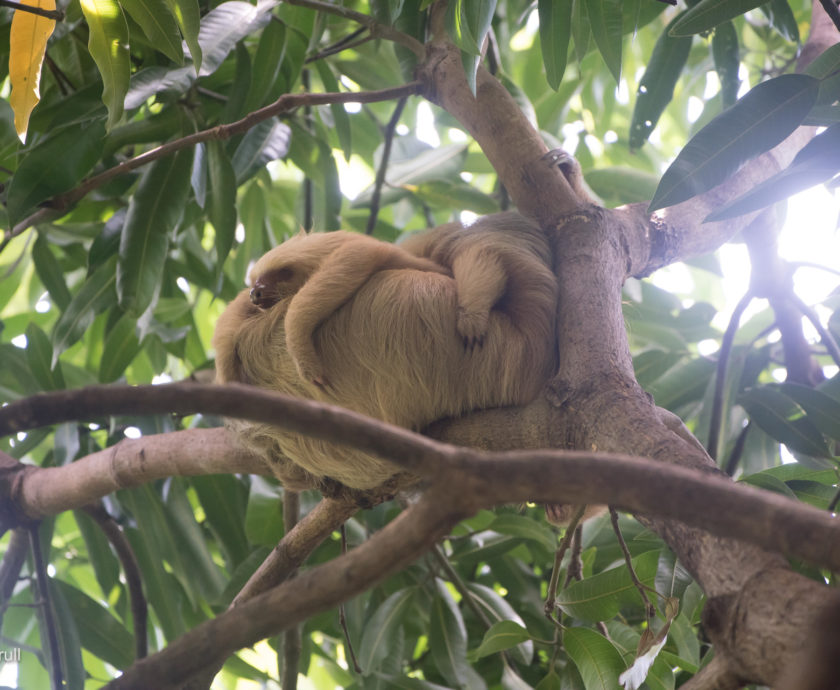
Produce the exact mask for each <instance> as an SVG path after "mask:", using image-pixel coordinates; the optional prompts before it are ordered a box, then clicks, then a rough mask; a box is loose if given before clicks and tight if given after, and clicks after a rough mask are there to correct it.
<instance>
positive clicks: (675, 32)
mask: <svg viewBox="0 0 840 690" xmlns="http://www.w3.org/2000/svg"><path fill="white" fill-rule="evenodd" d="M766 1H767V0H700V2H698V3H697V4H696V5H695V6H694V7H692V8H691V9H690V10H688V11H687V12H686V13H685V14H684V15H683V16H682V17H681V18H680V21H678V22H677V23H676V24H675V25H674V26H672V27H671V35H672V36H691V35H692V34H699V33H701V32H703V31H708V30H709V29H713V28H715V27H716V26H717V25H718V24H722V23H723V22H725V21H728V20H730V19H734V18H735V17H738V16H740V15H742V14H744V13H745V12H749V11H750V10H753V9H755V8H756V7H758V6H759V5H761V4H763V3H764V2H766Z"/></svg>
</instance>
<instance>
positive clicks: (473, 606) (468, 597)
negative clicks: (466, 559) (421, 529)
mask: <svg viewBox="0 0 840 690" xmlns="http://www.w3.org/2000/svg"><path fill="white" fill-rule="evenodd" d="M432 556H434V557H435V560H437V562H438V563H439V564H440V567H441V568H443V570H444V571H445V572H446V577H447V578H449V581H450V582H451V583H452V584H453V585H454V586H455V589H457V590H458V593H459V594H460V595H461V600H462V601H464V602H465V603H466V604H467V606H469V608H470V610H471V611H472V612H473V613H474V614H475V616H476V618H478V620H480V621H481V623H482V624H483V625H484V627H485V628H487V629H488V630H489V629H490V628H491V626H492V625H493V621H491V620H490V619H489V618H488V617H487V614H486V613H485V612H484V611H482V610H481V608H480V607H479V606H478V604H477V603H476V601H475V595H474V594H473V593H472V592H471V591H470V590H469V589H468V588H467V585H466V583H465V582H464V580H463V579H462V578H461V576H460V575H459V574H458V571H457V570H455V568H453V567H452V564H451V563H450V562H449V559H448V558H447V557H446V554H445V553H444V552H443V551H442V550H441V548H440V545H439V544H435V545H434V547H433V548H432Z"/></svg>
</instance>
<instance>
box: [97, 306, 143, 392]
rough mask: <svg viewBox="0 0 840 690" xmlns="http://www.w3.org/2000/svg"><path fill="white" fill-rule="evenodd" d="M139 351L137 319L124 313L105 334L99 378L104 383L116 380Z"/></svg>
mask: <svg viewBox="0 0 840 690" xmlns="http://www.w3.org/2000/svg"><path fill="white" fill-rule="evenodd" d="M139 353H140V340H139V339H138V337H137V320H136V319H135V318H133V317H131V316H129V315H128V314H123V315H122V316H121V317H120V318H119V320H118V321H117V322H116V323H115V324H114V325H113V326H112V327H111V330H110V331H108V332H107V333H106V335H105V347H104V349H103V350H102V359H101V360H100V362H99V380H100V381H101V382H102V383H111V382H113V381H116V380H117V379H118V378H119V377H120V376H122V374H123V372H124V371H125V370H126V368H127V367H128V365H129V364H131V361H132V360H133V359H134V358H135V357H136V356H137V355H138V354H139Z"/></svg>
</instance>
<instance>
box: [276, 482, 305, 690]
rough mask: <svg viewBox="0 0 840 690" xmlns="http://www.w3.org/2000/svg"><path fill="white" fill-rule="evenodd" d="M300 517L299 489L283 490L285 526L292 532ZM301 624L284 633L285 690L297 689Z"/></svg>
mask: <svg viewBox="0 0 840 690" xmlns="http://www.w3.org/2000/svg"><path fill="white" fill-rule="evenodd" d="M299 519H300V494H299V493H298V492H297V491H288V490H287V491H284V492H283V527H284V530H285V533H286V534H288V533H289V532H291V531H292V530H293V529H294V528H295V527H296V526H297V524H298V520H299ZM301 648H302V645H301V639H300V626H299V625H293V626H292V627H291V628H289V629H288V630H286V632H284V633H283V679H282V686H281V687H282V688H283V690H296V688H297V678H298V670H299V667H300V652H301Z"/></svg>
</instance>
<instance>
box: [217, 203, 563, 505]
mask: <svg viewBox="0 0 840 690" xmlns="http://www.w3.org/2000/svg"><path fill="white" fill-rule="evenodd" d="M334 235H335V233H325V234H314V235H308V236H306V237H304V238H303V239H298V238H293V239H292V240H289V241H288V242H285V243H284V244H283V245H281V246H280V247H278V248H276V249H274V250H272V251H271V252H269V253H268V254H266V256H265V257H263V259H261V260H260V261H259V262H258V263H257V264H256V266H255V269H254V271H252V277H253V278H254V286H255V288H254V289H255V292H256V294H255V295H254V296H253V298H252V297H251V296H250V295H249V292H248V291H247V290H245V291H243V292H242V293H240V295H239V296H238V297H237V298H236V299H235V300H234V301H233V302H232V303H231V304H230V305H229V306H228V308H227V310H226V311H225V312H224V314H222V316H221V317H220V319H219V322H218V324H217V325H216V333H215V336H214V345H215V347H216V370H217V378H218V380H219V381H220V382H228V381H240V382H244V383H250V384H254V385H257V386H261V387H264V388H269V389H272V390H277V391H280V392H283V393H288V394H291V395H296V396H300V397H305V398H311V399H314V400H321V401H324V402H330V403H335V404H338V405H342V406H344V407H347V408H350V409H353V410H356V411H358V412H361V413H364V414H367V415H369V416H371V417H376V418H378V419H382V420H385V421H387V422H391V423H393V424H397V425H400V426H404V427H408V428H411V429H422V428H423V427H425V426H426V425H428V424H429V423H430V422H432V421H434V420H436V419H439V418H442V417H450V416H455V415H460V414H463V413H465V412H468V411H470V410H474V409H480V408H487V407H497V406H501V405H513V404H522V403H525V402H528V401H530V400H532V399H533V398H534V397H535V396H536V394H537V393H538V392H539V390H540V388H541V387H542V385H543V383H544V382H545V381H546V379H547V378H548V376H550V374H551V373H552V372H553V370H554V318H555V312H556V292H557V288H556V281H555V278H554V274H553V273H552V271H551V259H550V257H551V254H550V251H549V248H548V246H547V243H546V241H545V239H544V237H543V235H542V233H541V232H540V231H539V230H538V229H537V228H535V227H534V226H533V225H531V224H530V223H527V222H526V221H524V220H523V219H521V218H520V217H519V216H513V215H512V214H499V215H497V216H490V217H488V218H485V219H482V220H481V221H479V223H477V224H476V225H474V226H470V227H468V228H464V227H463V226H461V225H459V224H451V225H447V226H443V227H441V228H437V229H435V230H432V231H429V233H428V234H427V233H424V234H423V235H421V236H420V237H417V238H412V239H410V240H409V241H408V243H406V245H405V249H408V250H410V251H412V252H415V251H416V252H417V253H418V254H424V255H425V256H426V257H427V258H425V259H423V260H424V261H427V262H428V257H431V259H432V261H434V264H431V266H430V264H429V263H424V264H418V266H422V267H423V268H426V269H429V270H415V269H412V268H404V267H400V268H396V267H395V268H391V266H392V265H393V264H390V265H389V264H388V261H391V260H393V261H397V260H398V261H403V255H407V254H406V251H404V249H402V248H398V251H399V253H400V257H401V258H399V259H397V258H395V255H392V256H391V258H390V259H388V261H385V262H381V261H378V260H367V258H366V257H365V252H366V251H372V252H375V253H376V252H379V251H382V252H383V253H385V254H388V252H389V251H390V250H388V249H381V250H380V249H379V248H378V246H377V247H374V244H371V243H376V245H384V247H391V248H392V249H393V246H392V245H388V244H387V243H379V242H377V241H376V240H371V239H370V238H365V244H364V245H362V244H361V243H358V245H357V246H358V247H359V248H362V247H363V246H364V249H361V250H360V253H361V255H362V256H361V257H360V259H359V263H358V264H355V263H350V262H345V261H342V262H340V263H339V262H338V261H337V259H336V260H332V257H333V256H334V254H333V252H335V251H336V250H335V247H334V246H333V244H332V243H335V245H336V246H342V245H343V246H346V247H350V246H354V247H355V246H356V243H355V242H352V243H351V242H347V241H346V240H345V241H344V242H342V241H341V240H335V239H333V236H334ZM310 245H311V246H310ZM319 245H323V247H321V246H319ZM304 247H305V248H306V251H303V250H302V248H304ZM330 247H333V248H332V249H331V248H330ZM284 248H285V249H284ZM278 250H282V251H278ZM354 251H355V249H354ZM278 258H282V260H281V261H278ZM420 258H421V257H415V260H420ZM438 262H439V263H440V264H442V265H443V266H444V268H441V267H440V266H439V265H437V264H438ZM398 265H400V264H398ZM402 265H405V264H402ZM328 267H329V272H328V271H327V268H328ZM357 267H358V270H357ZM371 267H373V268H371ZM377 267H378V268H377ZM382 268H385V269H386V270H381V269H382ZM448 269H451V270H452V272H453V273H454V274H455V278H454V279H453V278H452V277H449V276H448V275H446V274H445V273H446V272H447V270H448ZM319 284H320V285H319ZM258 285H262V286H264V287H263V288H261V289H260V290H257V286H258ZM322 285H323V287H322ZM327 286H328V287H329V289H327ZM262 290H267V292H263V291H262ZM485 290H486V291H487V292H486V293H485ZM304 297H305V298H306V300H308V301H309V304H308V306H307V308H306V310H305V311H304V317H303V318H301V317H299V316H296V317H295V319H300V320H297V321H296V320H291V322H290V319H291V317H292V316H293V314H295V310H298V309H300V307H298V306H296V304H295V303H296V302H297V301H298V300H299V299H302V298H304ZM252 299H253V301H252ZM459 301H460V302H461V305H460V306H459ZM312 314H317V315H318V317H317V318H315V317H314V316H312ZM290 323H291V325H290ZM313 323H315V325H314V326H312V325H311V324H313ZM301 324H303V326H301ZM318 324H320V326H318ZM458 325H460V327H461V329H462V333H463V335H461V334H459V328H458ZM310 327H311V330H310ZM298 328H300V331H301V332H300V333H297V332H296V333H295V336H294V337H293V338H290V334H289V331H291V330H293V329H298ZM313 331H314V333H313ZM298 338H300V341H298ZM305 338H308V341H309V342H310V343H312V344H313V345H314V352H315V355H316V361H317V362H319V363H323V370H321V369H320V368H319V369H318V371H319V372H322V374H323V375H324V376H325V378H326V380H327V381H328V382H329V385H327V386H322V385H318V384H316V383H315V382H314V379H313V377H311V376H301V375H300V374H299V371H298V367H297V366H296V365H295V362H294V359H293V357H292V356H291V350H292V349H293V348H294V347H296V346H297V344H300V342H302V341H303V339H305ZM465 338H466V340H467V341H468V343H469V344H475V343H477V342H481V343H482V345H481V346H480V347H467V348H465V347H464V342H465ZM293 341H294V342H296V345H295V346H292V347H290V343H292V342H293ZM233 426H234V428H235V429H236V430H237V431H238V433H239V435H240V437H241V438H242V440H243V442H244V443H245V444H246V445H247V446H249V447H250V448H252V449H253V450H256V451H257V452H259V453H261V454H262V455H263V456H264V457H266V459H267V460H268V461H269V463H270V464H271V466H272V468H273V470H274V472H275V474H276V475H277V476H278V477H279V478H280V479H281V480H282V481H283V482H284V483H285V484H286V485H287V486H289V487H290V488H293V489H301V488H309V487H318V486H322V485H323V482H324V480H325V478H333V479H335V480H337V481H339V482H341V483H342V484H344V485H346V486H349V487H353V488H360V489H368V488H372V487H375V486H377V485H380V484H381V483H383V482H384V481H386V480H388V479H389V478H391V477H392V476H393V475H394V474H395V472H397V468H396V467H395V466H394V465H391V464H389V463H388V462H386V461H385V460H382V459H380V458H376V457H373V456H370V455H367V454H365V453H362V452H359V451H355V450H353V449H350V448H343V447H340V446H336V445H333V444H329V443H326V442H324V441H320V440H318V439H312V438H305V437H302V436H299V435H296V434H293V433H288V432H284V431H282V430H279V429H274V428H271V427H269V426H266V425H257V424H251V423H235V424H234V425H233Z"/></svg>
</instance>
